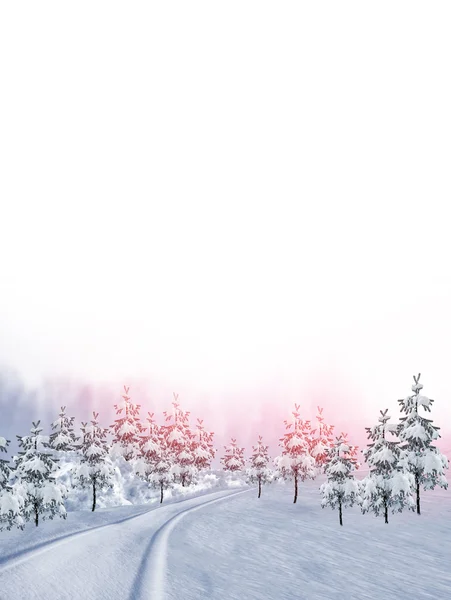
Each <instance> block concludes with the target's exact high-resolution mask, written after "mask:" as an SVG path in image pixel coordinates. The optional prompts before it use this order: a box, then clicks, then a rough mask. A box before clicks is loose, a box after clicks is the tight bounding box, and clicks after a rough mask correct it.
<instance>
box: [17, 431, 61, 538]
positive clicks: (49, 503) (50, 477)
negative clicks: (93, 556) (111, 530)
mask: <svg viewBox="0 0 451 600" xmlns="http://www.w3.org/2000/svg"><path fill="white" fill-rule="evenodd" d="M39 423H40V421H38V422H37V423H34V422H33V427H32V428H31V431H30V435H27V436H23V437H21V436H19V435H18V436H17V438H18V442H19V447H20V448H23V450H21V451H19V453H18V456H16V457H14V461H15V464H16V467H15V470H14V476H15V479H16V482H15V488H16V490H17V493H19V494H20V495H21V496H22V497H23V500H24V506H23V515H24V518H25V519H26V520H27V521H29V520H30V519H31V518H32V517H34V522H35V524H36V527H37V526H38V523H39V515H41V517H42V519H43V520H45V519H53V517H54V516H55V515H57V516H60V517H62V518H63V519H65V518H66V516H67V514H66V508H65V506H64V499H65V498H66V497H67V492H68V490H67V488H66V487H65V486H64V485H63V484H61V483H59V482H57V481H56V478H55V474H56V471H57V469H58V466H57V459H55V458H54V457H53V456H52V454H51V453H49V452H46V450H47V449H50V443H49V436H47V435H41V432H42V427H39Z"/></svg>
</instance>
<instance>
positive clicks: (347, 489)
mask: <svg viewBox="0 0 451 600" xmlns="http://www.w3.org/2000/svg"><path fill="white" fill-rule="evenodd" d="M327 454H328V459H327V463H326V468H325V472H326V476H327V482H326V483H323V484H322V486H321V487H320V492H321V494H322V497H323V498H322V500H321V507H322V508H325V507H326V506H330V507H331V508H332V509H335V508H337V507H338V518H339V521H340V525H343V508H345V507H347V506H353V504H354V503H355V502H357V503H360V500H361V499H360V496H359V485H358V482H357V481H356V480H355V479H354V475H353V474H352V472H353V471H354V469H355V464H356V462H357V461H356V459H355V458H354V457H352V456H350V454H349V446H348V445H347V444H345V443H343V439H342V438H341V437H338V438H337V439H336V442H335V444H334V445H333V447H332V448H331V449H330V450H328V452H327Z"/></svg>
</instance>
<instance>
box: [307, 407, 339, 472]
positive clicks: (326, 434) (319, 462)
mask: <svg viewBox="0 0 451 600" xmlns="http://www.w3.org/2000/svg"><path fill="white" fill-rule="evenodd" d="M316 420H317V426H316V429H314V434H315V436H314V438H313V444H312V448H311V450H310V454H311V455H312V456H313V458H314V459H315V463H316V466H317V468H318V469H323V468H324V466H325V464H326V460H327V450H329V449H330V448H331V447H332V445H333V443H334V438H333V430H334V426H333V425H327V423H325V422H324V417H323V409H322V408H320V407H319V406H318V414H317V416H316Z"/></svg>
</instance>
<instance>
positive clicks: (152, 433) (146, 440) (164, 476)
mask: <svg viewBox="0 0 451 600" xmlns="http://www.w3.org/2000/svg"><path fill="white" fill-rule="evenodd" d="M148 414H149V417H148V418H147V421H148V422H149V431H148V433H146V435H144V436H143V443H142V444H141V452H140V456H139V457H138V459H137V460H136V462H135V473H136V474H137V475H138V476H139V477H141V479H143V480H144V481H146V482H147V483H148V484H149V485H151V486H152V487H158V488H159V489H160V504H161V503H162V502H163V496H164V490H165V489H168V488H170V487H171V486H172V485H173V473H172V463H171V452H170V449H169V448H168V446H167V443H166V442H167V436H166V435H165V432H164V426H163V427H159V426H158V425H157V424H156V422H155V420H154V418H153V413H148Z"/></svg>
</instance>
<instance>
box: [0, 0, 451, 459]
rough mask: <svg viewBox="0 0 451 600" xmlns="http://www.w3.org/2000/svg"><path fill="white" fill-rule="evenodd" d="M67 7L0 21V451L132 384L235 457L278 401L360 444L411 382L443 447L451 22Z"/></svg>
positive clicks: (450, 340) (450, 323)
mask: <svg viewBox="0 0 451 600" xmlns="http://www.w3.org/2000/svg"><path fill="white" fill-rule="evenodd" d="M82 7H83V2H82V3H81V4H78V3H77V5H76V6H75V5H74V6H73V7H62V6H58V8H56V7H49V6H47V7H44V6H42V5H40V6H37V5H33V4H30V6H29V8H27V11H26V16H25V15H24V13H23V12H22V10H18V9H16V8H15V7H14V6H12V5H11V6H4V7H2V8H1V9H0V10H1V14H0V17H1V15H3V17H4V18H0V55H1V56H6V57H8V59H7V60H4V61H2V62H1V64H0V75H1V78H2V81H3V83H4V89H5V90H6V93H4V94H2V97H1V98H0V109H1V114H2V115H5V117H6V118H5V119H4V120H3V123H2V135H1V139H0V159H1V162H2V177H1V178H0V198H1V199H2V200H1V202H2V209H1V214H0V366H2V369H3V370H2V373H3V374H4V377H5V378H7V377H9V376H10V375H8V373H11V372H16V373H17V376H18V378H19V380H20V381H22V382H23V385H24V386H25V391H24V398H26V400H23V402H24V404H23V406H25V405H26V406H27V409H26V410H25V409H24V414H20V415H17V414H15V412H17V411H18V410H19V409H18V408H17V406H20V403H19V404H17V402H12V401H11V399H10V397H6V395H5V397H3V398H2V399H1V400H0V401H1V403H2V404H1V406H2V411H3V414H2V427H6V425H4V424H6V423H10V424H12V425H11V426H15V424H18V423H19V422H21V423H22V419H23V420H24V421H26V420H28V419H29V416H30V414H31V413H32V412H34V410H33V409H35V410H36V416H37V417H38V418H39V415H38V413H39V412H42V413H43V414H45V415H47V414H48V413H49V412H51V410H53V404H54V403H55V404H56V406H60V405H61V404H68V405H69V404H70V403H69V402H68V401H67V402H66V399H65V397H66V396H69V397H70V395H71V393H73V394H74V395H75V398H78V397H79V391H77V390H78V388H83V389H85V392H86V396H87V397H90V396H91V400H92V402H97V401H98V402H99V403H100V402H105V403H107V401H108V402H110V404H111V409H112V407H113V405H114V403H116V402H117V400H118V399H119V397H120V392H121V389H122V386H123V385H124V384H125V385H130V386H131V392H132V397H133V399H134V400H136V401H139V400H140V396H141V397H142V398H145V399H146V404H148V405H149V406H150V409H151V410H152V403H153V405H155V406H159V407H163V406H164V408H166V407H167V406H168V405H169V404H170V402H171V399H172V393H173V392H178V393H179V394H180V400H181V402H182V404H183V406H184V407H186V409H187V410H192V411H193V413H195V411H196V410H199V416H201V417H202V416H203V415H204V414H205V422H206V424H207V426H208V427H211V428H212V429H214V428H217V430H218V431H219V430H222V431H224V435H226V434H227V435H229V434H233V435H236V436H237V438H239V437H240V436H241V438H242V439H243V440H246V439H247V438H248V437H249V438H251V437H252V436H254V435H255V436H256V435H257V434H258V433H261V434H262V435H264V436H265V435H268V436H275V435H276V433H275V432H276V429H277V427H280V428H281V431H282V428H283V419H284V418H286V417H288V416H289V415H290V412H291V410H292V407H293V405H294V403H295V402H297V403H300V404H301V406H302V407H303V409H304V410H305V413H306V417H309V418H314V416H315V410H316V406H317V405H318V404H319V405H321V406H323V407H324V414H325V416H326V419H327V420H328V421H329V422H331V423H334V422H335V423H337V424H340V425H339V428H340V430H341V427H343V429H345V430H346V431H347V430H348V429H349V433H352V434H353V435H355V436H356V437H358V435H359V432H361V431H363V433H362V436H363V438H365V434H364V429H363V428H364V426H367V425H372V424H374V423H375V422H376V420H377V417H378V414H379V411H380V410H381V409H385V408H388V409H389V411H390V412H391V414H392V417H393V420H396V419H397V415H398V405H397V399H398V398H402V397H405V396H407V395H408V394H409V393H410V386H411V383H412V381H413V379H412V376H413V375H414V374H417V373H419V372H421V373H422V382H423V384H424V393H425V394H426V395H428V396H430V397H431V398H434V399H435V404H434V406H433V410H432V414H431V417H432V418H433V419H434V422H435V423H436V424H437V425H438V426H439V427H441V433H442V435H443V437H444V438H446V437H447V438H449V439H450V440H451V429H450V422H451V402H450V399H451V382H450V377H449V375H448V373H449V357H450V356H451V319H450V316H449V307H450V305H451V271H450V268H449V258H448V257H449V256H451V237H450V235H449V223H450V220H449V214H448V213H449V204H450V192H451V183H450V178H449V165H450V164H451V152H450V145H449V139H451V113H450V111H449V106H451V83H450V80H449V78H448V77H445V76H444V75H443V74H444V73H446V72H448V70H449V69H448V67H449V65H448V57H449V56H451V47H450V46H451V38H450V36H449V31H448V30H449V26H448V24H449V19H448V18H444V15H443V14H442V13H441V12H440V11H439V9H438V7H437V6H431V5H428V6H421V5H415V4H412V3H409V4H407V3H406V4H405V5H404V4H403V3H396V4H393V3H390V4H387V6H386V7H385V4H384V3H378V5H377V6H376V5H375V6H372V7H369V6H366V7H364V6H363V5H361V4H360V3H352V2H351V3H349V4H347V5H346V6H344V5H342V4H340V5H338V4H334V3H326V4H325V5H323V4H321V6H320V5H311V6H306V5H298V4H297V3H296V4H295V3H288V4H284V5H283V6H282V5H278V6H277V7H276V6H272V5H269V4H266V3H261V2H259V3H253V2H250V3H247V2H246V3H240V4H239V6H238V5H235V4H234V3H231V4H230V3H228V4H227V5H224V6H221V7H219V6H213V5H211V3H204V2H201V3H194V4H192V3H190V4H189V5H185V4H182V3H180V4H178V3H176V5H174V7H176V8H174V7H173V6H172V5H171V7H172V8H170V7H169V6H158V7H157V6H151V7H144V6H141V7H138V5H136V6H133V7H132V6H127V7H125V6H124V7H121V6H119V5H110V4H108V5H105V6H104V7H102V6H101V5H100V4H97V3H96V4H95V5H92V4H90V5H89V13H86V14H89V18H87V17H86V14H85V12H84V11H83V10H81V8H82ZM447 10H448V13H447V15H446V17H449V16H450V15H449V9H447ZM445 12H446V11H445ZM55 382H60V383H58V384H56V383H55ZM57 385H59V386H60V388H59V391H58V393H56V392H46V391H45V389H47V388H48V389H53V388H55V386H56V387H57ZM134 385H136V394H135V390H134ZM46 386H47V387H46ZM55 389H56V388H55ZM43 390H44V391H43ZM71 390H72V391H71ZM95 390H97V391H95ZM98 390H103V391H98ZM94 392H95V393H94ZM53 393H54V394H56V396H58V398H55V399H54V400H53V399H52V400H49V397H51V394H53ZM60 396H61V398H59V397H60ZM94 396H95V398H94ZM104 398H105V399H104ZM110 398H111V401H110ZM107 399H108V400H107ZM91 400H90V401H89V402H91ZM77 402H81V400H77ZM86 402H87V401H86ZM88 404H89V403H88ZM50 405H51V406H50ZM89 405H90V404H89ZM78 408H79V407H77V410H78ZM106 410H107V408H105V411H106ZM157 410H158V409H157ZM72 412H75V411H72ZM43 418H44V417H43ZM45 418H47V417H45ZM85 418H86V419H87V418H89V415H86V417H85ZM209 419H211V425H210V422H209ZM29 420H30V423H31V419H29ZM277 423H279V425H277ZM348 425H349V426H348ZM24 426H25V423H24V424H23V425H21V427H24ZM8 427H9V426H8ZM258 428H260V429H261V430H262V431H257V429H258ZM17 433H19V432H17ZM0 435H4V434H3V430H0ZM240 443H242V444H243V445H245V443H246V442H245V441H243V442H240ZM444 449H447V446H445V447H444Z"/></svg>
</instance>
